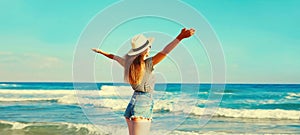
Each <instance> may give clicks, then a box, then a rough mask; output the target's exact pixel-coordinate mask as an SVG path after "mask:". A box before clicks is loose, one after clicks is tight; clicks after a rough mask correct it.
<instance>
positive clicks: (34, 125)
mask: <svg viewBox="0 0 300 135" xmlns="http://www.w3.org/2000/svg"><path fill="white" fill-rule="evenodd" d="M0 125H9V126H10V127H9V129H10V130H18V133H22V131H24V133H28V132H30V131H31V130H34V131H35V132H36V133H38V132H37V131H39V132H40V133H50V134H51V133H56V134H57V133H58V134H65V133H69V134H70V133H71V134H86V135H107V134H111V135H128V129H127V127H126V126H120V125H93V124H80V123H78V124H75V123H67V122H29V123H23V122H11V121H3V120H0ZM5 127H6V126H5ZM47 127H51V128H49V129H48V128H47ZM6 128H7V127H6ZM54 128H55V131H53V129H54ZM4 131H7V129H6V130H4ZM8 131H9V130H8ZM8 133H9V132H8ZM166 133H168V134H169V135H199V134H200V133H199V132H193V131H191V132H188V131H176V130H175V131H167V130H151V134H166ZM213 133H220V132H213ZM201 134H203V133H201ZM204 134H212V133H211V132H208V133H204Z"/></svg>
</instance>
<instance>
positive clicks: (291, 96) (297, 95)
mask: <svg viewBox="0 0 300 135" xmlns="http://www.w3.org/2000/svg"><path fill="white" fill-rule="evenodd" d="M285 98H286V99H297V100H300V93H287V96H285Z"/></svg>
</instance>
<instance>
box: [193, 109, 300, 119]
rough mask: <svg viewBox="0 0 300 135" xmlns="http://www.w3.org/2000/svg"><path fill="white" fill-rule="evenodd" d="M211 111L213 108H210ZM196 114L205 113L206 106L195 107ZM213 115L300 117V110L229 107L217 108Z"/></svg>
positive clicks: (267, 117)
mask: <svg viewBox="0 0 300 135" xmlns="http://www.w3.org/2000/svg"><path fill="white" fill-rule="evenodd" d="M210 111H211V110H210ZM191 114H194V115H205V108H199V107H194V108H193V109H192V111H191ZM213 116H217V117H231V118H251V119H295V120H299V119H300V111H294V110H281V109H275V110H263V109H253V110H250V109H228V108H216V112H215V113H214V114H213Z"/></svg>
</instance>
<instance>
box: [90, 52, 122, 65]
mask: <svg viewBox="0 0 300 135" xmlns="http://www.w3.org/2000/svg"><path fill="white" fill-rule="evenodd" d="M92 50H93V51H94V52H96V53H100V54H102V55H104V56H106V57H107V58H110V59H113V60H115V61H117V62H118V63H120V64H121V65H122V66H123V67H124V65H125V60H124V59H123V58H122V57H119V56H117V55H113V54H109V53H107V52H104V51H102V50H100V49H97V48H92Z"/></svg>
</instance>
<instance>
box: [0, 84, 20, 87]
mask: <svg viewBox="0 0 300 135" xmlns="http://www.w3.org/2000/svg"><path fill="white" fill-rule="evenodd" d="M19 86H20V85H18V84H10V83H1V84H0V88H1V87H19Z"/></svg>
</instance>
